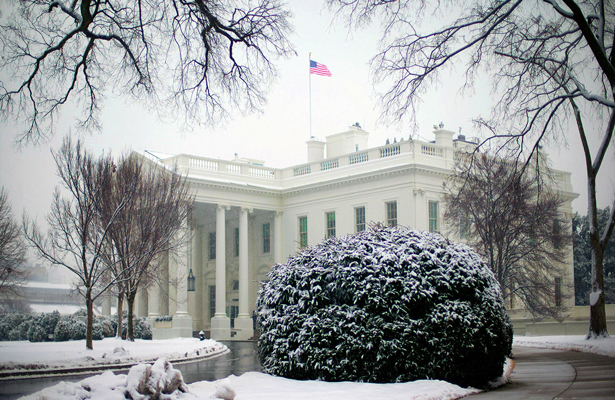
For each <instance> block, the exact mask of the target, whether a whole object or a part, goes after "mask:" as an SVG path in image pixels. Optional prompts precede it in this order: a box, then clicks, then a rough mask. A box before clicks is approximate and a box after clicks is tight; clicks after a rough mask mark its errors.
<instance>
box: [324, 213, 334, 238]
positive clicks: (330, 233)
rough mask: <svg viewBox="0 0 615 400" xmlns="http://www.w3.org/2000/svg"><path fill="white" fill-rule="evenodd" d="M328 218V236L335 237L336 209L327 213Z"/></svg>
mask: <svg viewBox="0 0 615 400" xmlns="http://www.w3.org/2000/svg"><path fill="white" fill-rule="evenodd" d="M325 216H326V218H327V237H328V238H330V237H335V211H331V212H328V213H325Z"/></svg>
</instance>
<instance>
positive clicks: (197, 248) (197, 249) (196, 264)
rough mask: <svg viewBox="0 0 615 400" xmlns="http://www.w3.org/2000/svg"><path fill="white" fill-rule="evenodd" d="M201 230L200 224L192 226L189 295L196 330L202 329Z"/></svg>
mask: <svg viewBox="0 0 615 400" xmlns="http://www.w3.org/2000/svg"><path fill="white" fill-rule="evenodd" d="M202 230H203V229H202V228H201V227H200V226H196V227H195V228H194V236H193V237H192V274H193V275H194V278H195V282H194V283H195V285H194V289H195V291H194V293H193V296H191V297H192V299H191V305H192V310H193V312H191V313H190V315H192V320H193V322H194V323H195V325H194V326H193V330H196V331H200V330H201V329H203V326H202V325H203V304H202V303H203V285H202V282H203V272H202V269H201V264H202V261H203V258H202V257H203V251H202V249H203V248H202V244H203V243H202V236H203V235H202Z"/></svg>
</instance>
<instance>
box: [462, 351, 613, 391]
mask: <svg viewBox="0 0 615 400" xmlns="http://www.w3.org/2000/svg"><path fill="white" fill-rule="evenodd" d="M513 354H514V357H515V364H516V366H515V369H514V371H513V373H512V376H511V383H509V384H507V385H505V386H502V387H500V388H498V389H496V390H493V391H491V392H483V393H479V394H476V395H472V396H468V399H469V400H475V399H476V400H487V399H493V400H519V399H536V400H544V399H593V400H600V399H610V400H612V399H615V358H612V357H604V356H597V355H594V354H588V353H580V352H571V351H560V350H545V349H536V348H530V347H514V348H513Z"/></svg>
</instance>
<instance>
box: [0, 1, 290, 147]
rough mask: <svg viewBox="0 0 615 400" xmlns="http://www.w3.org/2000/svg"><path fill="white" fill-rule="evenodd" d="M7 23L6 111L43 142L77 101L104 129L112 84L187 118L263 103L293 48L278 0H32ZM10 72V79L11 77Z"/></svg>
mask: <svg viewBox="0 0 615 400" xmlns="http://www.w3.org/2000/svg"><path fill="white" fill-rule="evenodd" d="M5 11H6V13H7V14H8V15H7V16H6V17H5V19H4V20H3V21H4V22H1V21H0V22H1V23H0V54H2V55H3V56H2V57H1V58H0V76H2V77H3V78H2V82H0V116H2V117H4V118H7V117H9V116H14V117H15V118H16V119H17V121H19V123H20V124H23V125H24V126H25V129H24V130H23V132H21V133H20V135H19V136H18V137H17V138H16V140H17V141H20V142H23V141H25V142H38V141H39V140H41V139H45V138H47V137H48V136H49V135H50V134H53V128H54V126H53V123H54V119H55V118H56V116H57V115H58V114H59V112H60V110H61V109H62V107H63V106H64V105H65V104H67V103H70V102H71V101H74V102H77V103H78V104H79V105H80V110H81V112H82V116H81V121H80V124H79V126H80V127H81V128H84V129H88V130H91V129H100V121H99V112H100V109H101V106H102V99H103V97H104V94H105V92H106V91H107V90H109V91H113V92H116V93H122V94H123V95H126V96H129V97H131V98H132V99H134V100H138V101H143V102H144V104H147V105H148V107H152V106H161V107H159V108H158V110H159V111H160V112H163V111H162V110H164V111H166V112H168V113H169V114H170V115H184V116H185V118H186V122H206V123H213V122H216V121H218V120H220V119H221V118H225V117H227V116H228V114H229V110H231V109H238V110H239V111H242V112H249V111H253V110H258V109H259V107H260V106H261V105H262V104H263V103H264V101H265V94H266V92H267V90H268V88H269V86H270V85H271V83H272V81H273V80H274V79H275V77H276V76H277V70H276V68H275V65H274V64H273V62H274V61H275V59H277V58H279V57H288V56H290V55H292V54H294V50H292V46H291V44H290V43H289V41H288V39H287V38H288V36H289V35H290V33H291V27H290V24H289V21H288V20H289V18H290V12H289V11H288V10H287V9H286V8H285V7H284V6H283V5H282V4H281V3H280V1H279V0H258V1H249V0H187V1H179V0H162V1H153V0H141V1H137V2H131V1H123V0H111V1H101V0H71V1H66V0H53V1H43V0H25V1H20V2H15V3H11V4H10V5H8V6H7V7H6V10H5ZM4 77H7V78H4Z"/></svg>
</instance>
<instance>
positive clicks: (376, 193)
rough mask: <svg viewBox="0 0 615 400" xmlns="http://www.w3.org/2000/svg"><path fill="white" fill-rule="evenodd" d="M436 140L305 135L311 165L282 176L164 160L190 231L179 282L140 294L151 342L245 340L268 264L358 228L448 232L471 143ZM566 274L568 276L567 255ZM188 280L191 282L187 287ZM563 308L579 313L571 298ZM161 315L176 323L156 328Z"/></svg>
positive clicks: (566, 180) (564, 178)
mask: <svg viewBox="0 0 615 400" xmlns="http://www.w3.org/2000/svg"><path fill="white" fill-rule="evenodd" d="M433 133H434V135H435V141H434V142H423V141H417V140H402V141H400V142H396V143H390V144H386V145H382V146H377V147H368V136H369V134H368V132H366V131H364V130H362V129H361V128H360V127H359V126H358V124H357V125H356V126H352V127H350V129H349V130H348V131H347V132H342V133H338V134H334V135H331V136H328V137H327V138H326V141H320V140H317V139H315V138H312V139H311V140H309V141H308V142H307V147H308V162H307V163H305V164H300V165H295V166H292V167H288V168H282V169H276V168H268V167H266V166H265V165H264V162H262V161H259V160H252V159H238V158H236V159H234V160H232V161H223V160H219V159H212V158H204V157H199V156H195V155H187V154H180V155H176V156H172V157H168V158H161V159H160V160H159V161H160V162H161V163H162V164H164V165H167V166H172V165H177V166H178V168H179V171H180V172H181V173H182V174H185V175H186V176H187V179H188V181H189V183H190V186H191V188H192V190H193V191H194V194H195V198H196V202H195V206H194V211H193V213H192V218H191V222H190V227H189V228H188V227H187V229H192V230H193V232H192V233H193V235H192V242H191V243H188V244H187V245H186V248H185V251H183V252H181V253H180V255H179V256H177V257H168V259H167V263H166V264H165V266H168V268H164V269H163V273H162V274H163V276H162V278H163V280H166V281H167V282H169V281H170V282H176V284H175V285H174V284H171V285H163V287H156V288H153V289H150V290H149V293H143V295H142V296H141V297H140V298H139V299H138V301H137V307H136V309H137V312H138V314H139V315H141V316H145V315H147V316H148V317H149V318H150V321H151V322H152V324H153V326H154V328H155V329H154V337H155V338H164V337H171V336H192V335H193V334H194V333H195V332H198V331H200V330H203V331H205V332H209V333H210V335H211V337H212V338H214V339H219V340H246V339H249V338H251V337H252V336H253V335H254V330H253V319H252V315H253V312H254V309H255V303H256V296H257V293H258V289H259V284H260V282H262V281H265V280H266V279H267V273H268V272H269V270H270V269H271V266H272V265H274V264H275V263H279V262H284V261H285V260H286V259H287V257H288V256H289V255H291V254H294V253H296V252H297V251H298V250H299V249H300V248H301V247H302V246H306V245H313V244H316V243H318V242H320V241H321V240H322V239H323V238H325V237H328V236H331V235H336V236H341V235H345V234H349V233H354V232H357V231H360V230H363V229H365V228H366V225H367V224H369V223H370V221H374V222H382V223H385V224H388V225H397V224H399V225H405V226H409V227H411V228H414V229H419V230H426V231H439V232H443V233H446V232H447V229H446V227H445V226H443V220H442V216H443V204H442V199H441V194H442V183H443V182H444V181H445V180H446V178H447V176H449V175H450V173H451V168H452V167H453V164H454V153H455V151H456V150H457V149H459V148H460V147H462V146H475V143H473V142H472V141H467V140H466V139H465V137H464V136H462V135H459V136H458V137H457V138H456V139H454V133H453V132H451V131H447V130H444V129H442V128H440V129H436V130H435V131H434V132H433ZM570 175H571V174H570V173H569V172H564V171H554V179H555V181H556V183H557V185H558V187H559V190H560V191H561V193H562V194H563V195H564V196H565V198H566V199H567V201H566V203H565V205H564V207H563V209H562V210H561V212H562V213H563V215H564V216H565V218H566V219H568V220H571V218H572V208H571V205H570V203H571V201H572V200H573V199H574V198H575V197H576V194H575V193H573V189H572V186H571V184H570ZM568 273H569V277H567V278H568V279H569V280H570V281H572V279H573V277H574V273H573V259H572V249H571V250H570V257H569V263H568ZM189 276H190V277H191V278H192V277H194V278H195V279H194V282H195V285H194V286H195V287H194V290H193V291H192V290H191V291H189V290H188V287H187V281H188V279H187V278H188V277H189ZM191 289H192V288H191ZM569 305H570V307H571V309H572V307H574V299H571V300H570V304H569ZM165 315H171V316H173V318H172V321H171V322H169V321H156V319H158V320H160V319H161V318H160V316H165ZM520 318H526V316H523V317H520ZM166 319H167V320H168V318H166ZM526 322H528V321H526Z"/></svg>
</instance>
